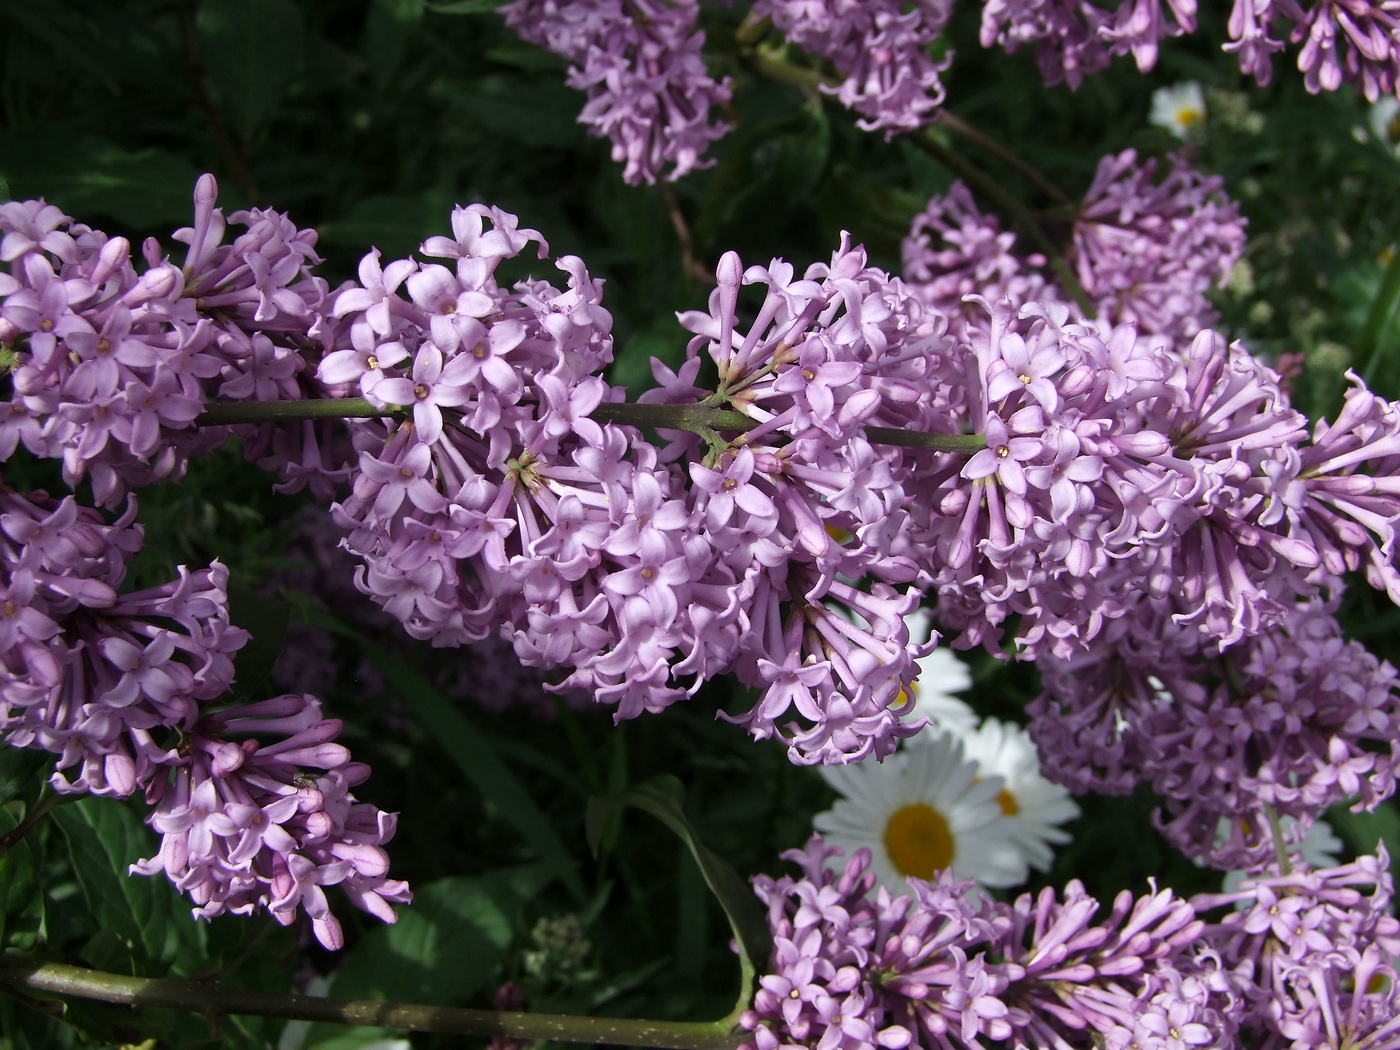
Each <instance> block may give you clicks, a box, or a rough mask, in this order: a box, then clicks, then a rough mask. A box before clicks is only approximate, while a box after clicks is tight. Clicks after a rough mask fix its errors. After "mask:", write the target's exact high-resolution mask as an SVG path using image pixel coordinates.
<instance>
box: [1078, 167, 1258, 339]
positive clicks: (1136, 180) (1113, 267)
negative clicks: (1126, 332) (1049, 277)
mask: <svg viewBox="0 0 1400 1050" xmlns="http://www.w3.org/2000/svg"><path fill="white" fill-rule="evenodd" d="M1170 163H1171V170H1170V171H1169V172H1167V173H1166V175H1165V176H1163V177H1162V179H1161V180H1160V181H1157V180H1156V178H1155V176H1156V172H1157V163H1156V161H1155V160H1151V159H1149V160H1146V161H1143V162H1139V160H1138V156H1137V153H1136V151H1134V150H1124V151H1123V152H1122V153H1120V154H1117V155H1116V156H1108V157H1105V158H1103V160H1101V161H1100V162H1099V167H1098V171H1096V172H1095V173H1094V181H1093V183H1092V184H1091V185H1090V187H1089V189H1088V191H1087V192H1086V193H1085V195H1084V203H1083V205H1081V207H1080V210H1079V214H1078V216H1077V217H1076V219H1075V222H1074V233H1073V248H1072V250H1071V252H1070V262H1071V265H1073V267H1074V269H1075V275H1076V276H1077V277H1078V278H1079V282H1080V284H1081V285H1082V286H1083V288H1084V291H1085V292H1086V293H1088V295H1089V297H1090V298H1091V299H1092V300H1093V302H1094V305H1095V306H1096V307H1097V308H1098V311H1099V316H1101V317H1111V318H1113V320H1114V321H1115V322H1118V323H1129V324H1135V325H1137V327H1138V330H1139V331H1140V332H1142V333H1144V334H1151V335H1161V336H1167V337H1169V338H1181V339H1189V338H1191V337H1192V336H1194V335H1195V334H1196V333H1197V332H1199V331H1200V330H1201V329H1202V328H1205V327H1206V326H1208V325H1210V324H1211V323H1213V322H1214V320H1215V318H1216V314H1215V311H1214V309H1212V308H1211V306H1210V304H1209V303H1208V302H1207V300H1206V292H1208V291H1209V290H1211V289H1212V288H1218V287H1220V286H1221V285H1223V284H1224V283H1225V278H1226V277H1227V276H1229V273H1230V270H1231V268H1232V267H1233V266H1234V265H1235V262H1236V260H1238V259H1239V257H1240V255H1241V254H1242V253H1243V252H1244V225H1245V220H1244V218H1243V217H1242V216H1241V215H1240V210H1239V207H1238V205H1236V204H1235V203H1234V202H1233V201H1231V200H1229V199H1228V198H1226V197H1225V195H1224V192H1223V187H1224V180H1222V179H1221V178H1220V177H1219V176H1218V175H1215V176H1204V175H1202V174H1200V173H1199V172H1198V171H1196V170H1195V169H1194V168H1192V167H1191V166H1190V165H1189V164H1187V162H1186V161H1185V160H1184V159H1183V158H1182V157H1181V156H1180V155H1174V156H1172V157H1171V158H1170Z"/></svg>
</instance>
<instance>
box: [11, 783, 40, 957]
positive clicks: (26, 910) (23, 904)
mask: <svg viewBox="0 0 1400 1050" xmlns="http://www.w3.org/2000/svg"><path fill="white" fill-rule="evenodd" d="M18 826H19V822H18V821H17V820H15V818H14V816H13V815H11V813H10V812H9V810H6V809H0V834H8V833H9V832H11V831H13V830H14V829H15V828H16V827H18ZM38 867H39V865H38V859H37V858H36V856H35V854H34V850H33V848H32V847H31V844H30V842H29V839H28V838H23V839H21V840H20V841H19V842H16V843H15V844H14V845H13V846H11V847H10V848H9V849H8V850H7V851H6V852H5V854H4V855H3V856H0V902H3V903H4V909H3V911H0V944H7V945H8V944H9V943H10V942H11V941H15V942H18V943H16V945H15V946H16V947H19V948H21V949H25V950H27V949H28V948H30V947H32V946H33V939H34V938H35V937H36V936H37V934H38V931H39V927H40V925H42V923H43V918H44V895H43V893H41V892H40V888H39V882H38Z"/></svg>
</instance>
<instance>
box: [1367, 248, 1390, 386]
mask: <svg viewBox="0 0 1400 1050" xmlns="http://www.w3.org/2000/svg"><path fill="white" fill-rule="evenodd" d="M1397 302H1400V250H1397V251H1396V252H1395V254H1394V255H1392V256H1391V259H1390V264H1389V265H1388V266H1387V267H1386V268H1385V276H1384V277H1382V278H1381V286H1380V288H1378V289H1377V290H1376V297H1375V298H1374V299H1372V300H1371V309H1370V310H1368V311H1367V313H1366V323H1365V324H1364V325H1362V327H1361V337H1360V339H1359V340H1358V341H1357V343H1358V345H1357V348H1356V350H1357V354H1356V356H1357V358H1358V360H1361V361H1364V362H1365V363H1366V364H1365V367H1364V368H1363V369H1362V370H1361V378H1362V379H1364V380H1365V381H1366V383H1367V384H1368V385H1369V384H1370V382H1371V380H1372V379H1373V378H1374V377H1375V374H1376V369H1377V368H1378V367H1380V363H1381V356H1382V354H1381V351H1382V350H1383V349H1384V348H1383V347H1382V346H1381V333H1382V332H1383V331H1384V330H1385V323H1386V322H1387V321H1388V320H1390V315H1391V314H1393V313H1394V312H1395V304H1396V303H1397Z"/></svg>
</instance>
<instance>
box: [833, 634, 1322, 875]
mask: <svg viewBox="0 0 1400 1050" xmlns="http://www.w3.org/2000/svg"><path fill="white" fill-rule="evenodd" d="M930 626H931V625H930V623H929V620H928V617H927V615H926V614H925V613H923V612H920V613H917V614H915V618H911V622H910V625H909V634H910V637H911V638H920V639H923V638H927V637H928V634H929V629H930ZM971 685H972V675H971V673H970V672H969V671H968V669H967V665H966V664H964V663H963V662H962V661H961V660H959V659H958V658H957V657H956V656H954V655H953V654H952V652H951V651H950V650H948V649H946V648H942V647H940V648H937V649H934V650H933V651H932V652H931V653H929V654H928V655H927V656H925V657H924V658H923V659H922V660H920V661H919V676H918V679H917V680H916V681H915V682H914V684H913V686H912V687H911V694H912V695H911V696H910V697H909V698H908V699H907V700H905V701H904V704H905V707H904V710H903V711H902V712H901V713H902V715H903V717H905V718H906V719H925V718H926V719H928V721H929V724H928V726H927V727H926V728H925V729H924V730H923V731H922V732H921V733H919V734H918V735H916V736H914V737H912V738H911V739H909V740H908V741H906V742H905V743H904V744H903V746H902V747H901V748H900V750H899V751H898V752H896V753H895V754H894V755H891V756H890V757H889V758H887V759H885V760H884V761H883V762H858V763H854V764H852V765H847V766H824V767H821V770H820V772H821V775H822V776H823V777H824V778H825V779H826V781H827V783H828V784H830V785H831V786H832V787H833V788H835V789H836V791H837V792H838V793H839V794H840V795H841V796H842V797H841V798H840V799H839V800H838V801H837V802H836V804H835V805H833V806H832V807H831V808H830V809H829V810H827V811H826V812H824V813H819V814H817V816H816V817H815V818H814V820H813V825H814V827H815V828H816V830H817V831H819V832H821V834H822V835H823V836H824V837H825V838H826V840H827V841H828V842H829V843H831V844H832V845H834V846H840V847H841V848H842V849H843V850H844V851H845V854H846V856H848V857H849V856H850V855H851V854H852V853H854V852H855V851H856V850H858V849H868V850H870V855H871V863H870V870H871V871H873V872H874V873H875V876H876V878H877V879H879V882H880V885H882V886H884V887H886V888H887V889H888V890H889V891H890V892H891V893H893V894H899V893H904V892H907V890H908V886H907V885H906V880H907V879H908V878H909V877H910V876H911V875H912V876H917V877H918V878H921V879H932V878H934V877H935V876H936V875H937V874H938V873H939V872H941V871H943V870H944V869H945V868H952V870H953V875H954V876H955V877H956V878H958V879H971V880H974V881H975V882H977V883H978V884H979V885H981V886H985V887H988V888H990V889H1009V888H1011V887H1014V886H1019V885H1021V884H1022V883H1024V882H1025V881H1026V880H1027V879H1028V878H1029V877H1030V872H1031V869H1035V870H1036V871H1041V872H1044V871H1049V870H1050V865H1051V862H1052V861H1053V860H1054V850H1053V849H1052V847H1053V846H1057V845H1062V844H1064V843H1066V842H1068V841H1069V839H1070V836H1069V833H1068V832H1066V831H1065V830H1064V829H1063V828H1062V827H1061V825H1062V824H1065V823H1067V822H1068V821H1071V820H1073V819H1074V818H1075V817H1077V816H1079V807H1078V806H1077V805H1075V803H1074V800H1073V799H1072V798H1070V795H1069V792H1068V791H1067V790H1066V789H1065V788H1063V787H1061V786H1060V785H1059V784H1055V783H1052V782H1050V781H1049V780H1046V779H1045V777H1043V776H1041V775H1040V759H1039V756H1038V755H1037V753H1036V749H1035V744H1033V743H1032V742H1031V738H1030V735H1029V734H1028V733H1027V732H1026V731H1025V730H1024V729H1022V728H1021V727H1020V726H1018V725H1014V724H1011V723H1008V722H999V721H997V720H996V719H994V718H979V717H978V715H977V712H975V711H974V710H973V709H972V708H971V707H970V706H969V705H968V704H966V703H964V702H963V701H962V700H960V699H958V697H957V696H956V695H955V694H957V693H960V692H962V691H964V690H966V689H967V688H969V687H970V686H971ZM1284 819H1285V820H1287V819H1288V818H1284ZM1341 848H1342V843H1341V841H1340V840H1339V839H1338V838H1337V837H1336V835H1335V834H1334V833H1333V831H1332V829H1331V828H1330V827H1329V826H1328V825H1327V824H1326V823H1325V822H1324V821H1321V820H1318V821H1317V822H1316V823H1314V824H1313V825H1312V827H1311V828H1310V829H1309V832H1308V837H1307V839H1305V840H1304V842H1303V843H1302V844H1301V851H1302V854H1303V857H1304V859H1305V860H1306V861H1307V862H1308V863H1309V865H1311V866H1312V867H1314V868H1318V867H1331V866H1334V865H1336V864H1337V863H1338V860H1337V858H1336V856H1335V854H1336V853H1337V851H1339V850H1340V849H1341ZM835 862H836V863H844V861H835ZM1240 877H1241V873H1235V872H1232V873H1230V874H1229V875H1227V876H1226V879H1225V884H1226V888H1227V889H1228V888H1229V887H1230V885H1231V884H1232V883H1233V882H1237V881H1238V879H1239V878H1240Z"/></svg>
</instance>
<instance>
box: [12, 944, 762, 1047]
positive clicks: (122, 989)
mask: <svg viewBox="0 0 1400 1050" xmlns="http://www.w3.org/2000/svg"><path fill="white" fill-rule="evenodd" d="M0 985H8V986H9V987H10V988H15V989H24V990H27V991H31V992H46V993H50V994H56V995H67V996H74V997H77V998H81V999H97V1000H99V1001H101V1002H106V1003H116V1004H118V1005H121V1006H156V1007H165V1008H167V1009H172V1010H189V1011H192V1012H194V1013H202V1014H215V1015H219V1014H250V1015H253V1016H257V1017H282V1018H287V1019H289V1020H296V1021H324V1022H329V1023H331V1024H349V1025H369V1026H372V1027H375V1028H405V1029H408V1030H410V1031H415V1032H443V1033H446V1034H449V1035H466V1036H475V1037H478V1038H483V1039H489V1038H494V1037H496V1036H505V1037H509V1038H514V1039H530V1040H536V1039H541V1040H550V1041H555V1042H565V1043H606V1044H610V1045H613V1046H647V1047H661V1048H669V1050H734V1048H735V1047H737V1046H738V1045H739V1044H740V1043H741V1042H742V1041H743V1040H744V1038H745V1035H744V1033H742V1032H739V1033H735V1032H731V1031H729V1029H728V1028H727V1027H724V1026H723V1025H722V1023H721V1022H696V1021H641V1020H630V1019H626V1018H611V1017H576V1016H572V1015H568V1014H528V1013H512V1012H508V1011H495V1010H463V1009H459V1008H456V1007H450V1006H427V1005H423V1004H419V1003H381V1002H375V1001H373V1000H368V999H329V998H319V997H312V996H305V995H287V994H284V993H280V992H257V991H250V990H246V989H242V988H224V987H221V986H220V985H217V984H207V983H204V982H201V981H181V980H172V979H155V978H149V977H127V976H125V975H123V974H116V973H104V972H102V971H100V970H89V969H86V968H84V967H81V966H68V965H66V964H64V963H41V962H37V961H34V960H32V959H6V960H5V961H4V963H3V964H2V965H0Z"/></svg>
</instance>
